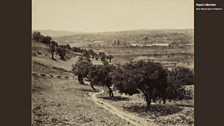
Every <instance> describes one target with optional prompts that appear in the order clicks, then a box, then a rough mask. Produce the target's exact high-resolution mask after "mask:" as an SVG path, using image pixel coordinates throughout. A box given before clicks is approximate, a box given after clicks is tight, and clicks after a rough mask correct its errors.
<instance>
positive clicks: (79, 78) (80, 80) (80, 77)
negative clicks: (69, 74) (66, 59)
mask: <svg viewBox="0 0 224 126" xmlns="http://www.w3.org/2000/svg"><path fill="white" fill-rule="evenodd" d="M78 81H79V83H80V84H84V81H83V77H82V75H81V74H79V75H78Z"/></svg>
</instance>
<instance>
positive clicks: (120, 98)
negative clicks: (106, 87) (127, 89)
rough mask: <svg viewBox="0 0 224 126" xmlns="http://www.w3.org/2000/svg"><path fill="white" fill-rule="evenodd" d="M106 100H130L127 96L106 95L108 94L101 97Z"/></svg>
mask: <svg viewBox="0 0 224 126" xmlns="http://www.w3.org/2000/svg"><path fill="white" fill-rule="evenodd" d="M99 98H102V99H105V100H112V101H129V98H127V97H122V96H114V97H106V96H102V97H99Z"/></svg>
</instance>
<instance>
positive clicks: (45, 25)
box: [32, 0, 194, 33]
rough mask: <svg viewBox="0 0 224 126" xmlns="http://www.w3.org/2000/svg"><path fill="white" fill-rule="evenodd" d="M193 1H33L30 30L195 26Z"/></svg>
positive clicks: (137, 28) (159, 28)
mask: <svg viewBox="0 0 224 126" xmlns="http://www.w3.org/2000/svg"><path fill="white" fill-rule="evenodd" d="M193 7H194V1H193V0H169V1H162V0H120V1H118V0H91V1H89V0H66V1H62V0H32V30H52V31H65V32H91V33H92V32H117V31H129V30H164V29H167V30H169V29H170V30H172V29H173V30H174V29H194V8H193Z"/></svg>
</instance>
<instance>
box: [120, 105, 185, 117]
mask: <svg viewBox="0 0 224 126" xmlns="http://www.w3.org/2000/svg"><path fill="white" fill-rule="evenodd" d="M123 108H124V109H125V110H127V111H129V112H135V113H138V114H140V115H145V116H146V115H155V116H167V115H172V114H175V113H178V112H180V111H182V110H183V108H182V107H179V106H177V105H166V104H165V105H164V104H153V105H151V107H150V109H148V108H147V107H146V105H143V104H141V105H132V106H128V107H123Z"/></svg>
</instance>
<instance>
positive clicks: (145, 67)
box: [73, 57, 193, 108]
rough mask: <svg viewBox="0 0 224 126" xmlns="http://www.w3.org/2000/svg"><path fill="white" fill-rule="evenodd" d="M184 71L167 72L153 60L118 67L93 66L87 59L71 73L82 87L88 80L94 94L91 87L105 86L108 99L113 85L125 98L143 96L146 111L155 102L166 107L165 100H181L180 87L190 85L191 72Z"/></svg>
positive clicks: (176, 69) (80, 61) (81, 59)
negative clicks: (126, 95)
mask: <svg viewBox="0 0 224 126" xmlns="http://www.w3.org/2000/svg"><path fill="white" fill-rule="evenodd" d="M183 69H187V68H179V67H178V68H175V69H173V70H172V71H169V70H167V69H164V68H163V67H162V65H161V64H160V63H156V62H152V61H137V62H130V63H127V64H125V65H119V66H114V65H112V64H103V65H93V64H92V63H91V62H90V60H89V58H86V57H85V58H84V57H82V58H80V60H79V61H78V63H77V64H76V65H75V66H74V67H73V71H74V74H75V75H77V76H78V79H79V82H80V83H81V84H83V83H84V82H83V78H87V80H88V81H89V82H90V85H91V87H92V88H93V90H94V91H95V90H96V89H95V88H94V85H102V86H106V87H107V88H108V93H109V97H113V96H114V95H113V90H112V89H111V87H112V85H113V86H114V88H115V89H117V90H119V92H120V93H125V94H128V95H133V94H137V93H142V94H143V95H144V99H145V101H146V103H147V107H148V108H150V105H151V102H156V101H157V100H160V101H163V103H164V104H165V103H166V100H178V99H183V98H184V95H185V91H184V87H183V86H184V85H185V84H189V83H190V84H192V82H193V78H192V77H193V72H189V71H190V70H183ZM185 80H187V82H185ZM183 81H184V83H183Z"/></svg>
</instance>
